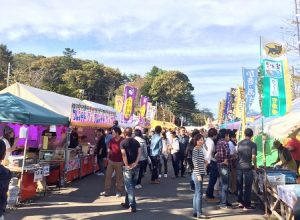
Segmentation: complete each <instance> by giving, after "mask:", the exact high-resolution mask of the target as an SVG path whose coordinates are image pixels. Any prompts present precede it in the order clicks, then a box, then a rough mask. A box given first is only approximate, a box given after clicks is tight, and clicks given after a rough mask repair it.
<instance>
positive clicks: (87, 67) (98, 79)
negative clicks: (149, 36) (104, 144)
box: [0, 44, 212, 125]
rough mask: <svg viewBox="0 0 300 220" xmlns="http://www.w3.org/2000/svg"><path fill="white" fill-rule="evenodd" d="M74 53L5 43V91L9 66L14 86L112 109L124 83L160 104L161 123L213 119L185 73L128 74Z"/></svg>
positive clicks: (1, 60) (1, 59) (1, 68)
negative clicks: (46, 52)
mask: <svg viewBox="0 0 300 220" xmlns="http://www.w3.org/2000/svg"><path fill="white" fill-rule="evenodd" d="M75 55H76V51H75V50H74V49H71V48H65V50H64V51H63V55H62V56H53V57H46V56H42V55H34V54H27V53H15V54H14V53H13V52H12V51H10V50H9V49H8V48H7V46H6V45H4V44H0V78H1V79H3V80H1V81H0V89H1V90H2V89H4V88H5V87H6V79H7V69H8V63H10V65H11V75H10V83H14V82H19V83H23V84H26V85H30V86H33V87H36V88H40V89H45V90H48V91H53V92H57V93H60V94H64V95H67V96H72V97H76V98H80V99H88V100H90V101H94V102H98V103H101V104H107V105H111V106H113V103H114V97H115V95H122V94H123V89H124V86H125V84H130V85H133V86H136V87H137V88H138V91H139V95H145V96H148V97H149V98H150V99H151V100H152V103H153V104H156V105H157V106H158V117H157V119H158V120H166V121H170V120H172V119H173V118H174V116H175V118H176V122H177V124H178V123H180V122H179V121H180V118H181V117H184V119H185V124H187V123H188V124H194V125H203V124H204V120H205V118H207V117H212V113H211V112H210V111H209V109H207V108H204V109H198V108H197V103H196V101H195V98H194V95H193V94H192V92H193V90H194V87H193V85H192V84H191V82H190V80H189V78H188V76H187V75H186V74H184V73H182V72H180V71H176V70H163V69H160V68H158V67H156V66H154V67H153V68H152V69H151V70H150V71H149V72H147V73H146V74H144V76H141V75H139V74H128V75H127V74H124V73H121V71H120V70H119V69H116V68H112V67H108V66H105V65H104V64H102V63H99V62H98V61H96V60H83V59H78V58H75V57H74V56H75ZM137 109H138V108H137Z"/></svg>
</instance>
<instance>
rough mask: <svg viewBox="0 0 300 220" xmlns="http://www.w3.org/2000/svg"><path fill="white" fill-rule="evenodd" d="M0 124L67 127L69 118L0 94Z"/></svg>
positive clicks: (10, 95) (6, 94) (8, 94)
mask: <svg viewBox="0 0 300 220" xmlns="http://www.w3.org/2000/svg"><path fill="white" fill-rule="evenodd" d="M0 122H14V123H20V124H37V125H67V124H69V118H68V117H65V116H62V115H59V114H57V113H55V112H53V111H50V110H48V109H46V108H43V107H41V106H39V105H36V104H34V103H32V102H29V101H26V100H24V99H21V98H19V97H17V96H14V95H12V94H10V93H4V94H0Z"/></svg>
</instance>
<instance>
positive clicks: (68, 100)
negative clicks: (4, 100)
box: [0, 83, 116, 184]
mask: <svg viewBox="0 0 300 220" xmlns="http://www.w3.org/2000/svg"><path fill="white" fill-rule="evenodd" d="M4 92H10V93H12V94H14V95H16V96H18V97H20V98H23V99H25V100H30V101H32V102H33V103H35V104H38V105H40V106H43V107H45V108H47V109H49V110H51V111H54V112H56V113H58V114H60V115H63V116H65V117H68V118H72V116H71V115H72V114H73V113H74V111H76V113H80V117H81V116H82V118H78V117H75V118H73V119H72V120H71V128H68V129H66V131H63V132H62V133H65V138H66V137H69V136H70V134H71V129H74V128H76V129H77V130H78V136H79V138H80V137H82V136H87V140H88V143H90V144H89V145H94V144H95V129H97V128H108V127H112V125H113V121H114V120H115V117H116V111H115V110H114V109H113V108H111V107H109V106H105V105H101V104H98V103H94V102H90V101H86V100H80V99H77V98H73V97H68V96H65V95H61V94H58V93H55V92H50V91H46V90H42V89H37V88H34V87H31V86H27V85H23V84H20V83H15V84H13V85H11V86H9V87H7V88H6V89H4V90H2V91H0V94H1V93H4ZM78 106H79V107H80V108H79V109H78V108H77V107H78ZM74 107H75V108H74ZM90 110H93V114H94V116H95V114H96V115H97V119H95V118H92V114H91V111H90ZM89 116H91V118H89V119H87V118H88V117H89ZM92 119H95V120H92ZM57 149H64V153H63V154H62V153H61V152H58V151H57ZM83 150H84V151H82V152H78V150H76V149H70V148H68V146H67V145H66V144H63V145H62V144H61V145H60V146H59V144H58V145H56V147H53V148H46V149H43V151H42V152H44V153H45V154H46V157H44V156H43V154H40V159H41V160H43V161H45V162H48V163H50V164H59V167H60V169H59V170H58V169H53V170H51V171H50V175H49V178H47V181H48V184H50V183H51V184H55V183H56V182H57V181H56V180H57V179H58V178H59V177H58V176H61V177H62V178H60V179H61V184H63V183H64V182H70V181H73V180H74V179H77V178H80V177H83V176H85V175H87V174H89V173H91V172H94V171H95V170H97V165H96V164H97V163H95V161H96V159H95V158H96V157H95V155H94V154H90V152H88V151H87V149H83ZM57 153H58V154H59V155H63V157H64V160H63V161H61V160H57ZM51 155H52V156H51ZM91 161H93V162H91ZM90 163H92V164H93V166H92V165H91V164H90ZM92 167H93V169H92Z"/></svg>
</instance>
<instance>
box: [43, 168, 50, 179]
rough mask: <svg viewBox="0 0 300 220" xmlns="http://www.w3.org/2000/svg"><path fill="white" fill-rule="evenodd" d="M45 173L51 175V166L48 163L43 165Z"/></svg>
mask: <svg viewBox="0 0 300 220" xmlns="http://www.w3.org/2000/svg"><path fill="white" fill-rule="evenodd" d="M43 175H44V176H49V175H50V166H49V165H46V166H44V167H43Z"/></svg>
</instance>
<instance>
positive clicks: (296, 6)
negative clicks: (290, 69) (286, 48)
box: [295, 0, 300, 58]
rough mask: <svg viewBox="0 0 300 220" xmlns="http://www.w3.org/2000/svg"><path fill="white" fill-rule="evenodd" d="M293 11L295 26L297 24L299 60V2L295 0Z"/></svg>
mask: <svg viewBox="0 0 300 220" xmlns="http://www.w3.org/2000/svg"><path fill="white" fill-rule="evenodd" d="M295 10H296V24H297V40H298V41H297V48H298V53H299V58H300V29H299V28H300V27H299V16H300V1H299V0H295Z"/></svg>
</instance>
